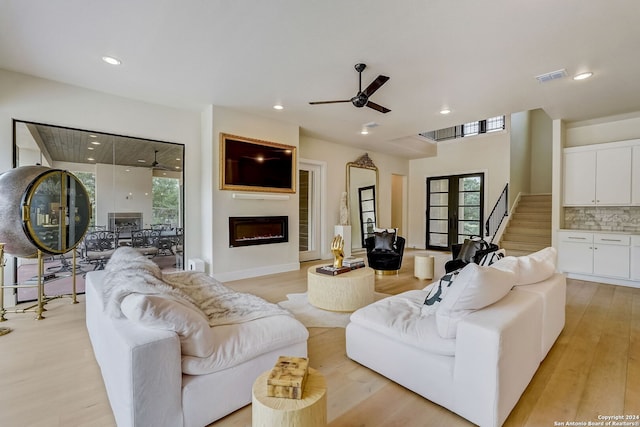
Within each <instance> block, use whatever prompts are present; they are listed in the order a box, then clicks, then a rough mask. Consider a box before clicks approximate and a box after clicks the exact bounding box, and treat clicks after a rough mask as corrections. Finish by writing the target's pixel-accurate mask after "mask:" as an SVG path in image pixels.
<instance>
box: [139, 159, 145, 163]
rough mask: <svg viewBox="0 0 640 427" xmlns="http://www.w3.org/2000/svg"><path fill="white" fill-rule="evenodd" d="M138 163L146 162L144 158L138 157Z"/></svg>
mask: <svg viewBox="0 0 640 427" xmlns="http://www.w3.org/2000/svg"><path fill="white" fill-rule="evenodd" d="M138 163H147V161H146V160H145V159H138Z"/></svg>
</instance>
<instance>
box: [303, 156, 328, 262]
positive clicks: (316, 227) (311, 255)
mask: <svg viewBox="0 0 640 427" xmlns="http://www.w3.org/2000/svg"><path fill="white" fill-rule="evenodd" d="M322 169H323V168H322V165H321V164H319V163H315V162H310V161H302V160H300V165H299V171H298V196H299V199H298V200H299V208H298V209H299V217H300V219H299V221H300V224H299V236H300V238H299V241H300V243H299V251H300V261H312V260H317V259H320V258H321V253H322V251H321V249H322V245H321V237H320V236H321V230H322V226H321V225H322V224H321V223H322V222H321V212H322V210H321V204H322V197H321V194H322Z"/></svg>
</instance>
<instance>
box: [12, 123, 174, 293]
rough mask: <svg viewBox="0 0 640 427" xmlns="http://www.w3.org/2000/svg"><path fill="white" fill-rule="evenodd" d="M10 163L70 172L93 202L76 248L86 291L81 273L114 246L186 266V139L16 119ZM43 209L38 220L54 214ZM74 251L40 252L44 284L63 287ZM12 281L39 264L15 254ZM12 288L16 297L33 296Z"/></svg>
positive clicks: (54, 289)
mask: <svg viewBox="0 0 640 427" xmlns="http://www.w3.org/2000/svg"><path fill="white" fill-rule="evenodd" d="M13 158H14V167H21V166H28V165H43V166H47V167H50V168H53V169H60V170H64V171H67V172H69V173H71V174H73V175H74V176H75V177H76V178H77V179H78V180H79V181H80V182H81V183H82V184H83V186H84V187H85V189H86V192H87V194H88V196H89V199H90V201H91V217H90V221H89V226H88V228H87V231H86V233H85V235H84V236H83V237H82V241H81V243H80V244H79V245H78V246H77V247H76V248H75V249H74V250H75V251H76V254H75V255H76V268H75V273H76V274H75V278H76V283H77V288H78V293H82V292H84V276H85V275H86V273H87V272H89V271H93V270H101V269H103V268H104V267H105V265H106V263H107V262H108V260H109V256H110V253H112V252H113V250H115V249H117V248H118V247H120V246H132V247H136V248H137V249H139V251H140V252H142V253H144V254H145V255H146V256H147V257H148V258H149V259H151V260H152V261H154V262H155V263H156V264H158V266H160V267H161V269H162V270H163V272H170V271H176V270H182V269H183V266H184V255H183V236H184V196H183V195H184V175H183V169H184V161H183V159H184V145H182V144H176V143H171V142H163V141H154V140H147V139H140V138H134V137H127V136H120V135H113V134H109V133H104V132H94V131H90V130H82V129H71V128H66V127H61V126H54V125H49V124H41V123H32V122H25V121H19V120H14V157H13ZM51 209H55V207H52V206H46V207H43V208H42V218H41V219H42V221H40V222H41V223H42V226H46V225H47V221H49V222H51V221H56V220H57V219H56V218H55V211H54V213H51V212H50V210H51ZM71 259H72V256H71V255H70V254H69V253H67V254H61V255H56V256H50V257H48V258H46V259H45V265H44V272H43V273H44V274H43V276H44V277H46V279H47V280H46V281H45V291H46V292H47V293H49V294H65V293H68V292H69V289H68V288H69V287H70V283H71V280H70V277H71V276H72V271H73V268H72V266H71V263H70V260H71ZM14 265H15V268H16V271H15V275H14V277H15V278H16V281H17V282H28V281H29V280H32V279H33V277H34V276H35V275H36V274H37V263H36V262H35V261H34V260H32V259H29V258H18V259H17V260H16V262H15V263H14ZM35 292H36V291H35V288H29V287H25V288H18V289H17V301H18V302H25V301H31V300H35V299H36V297H37V296H36V295H35Z"/></svg>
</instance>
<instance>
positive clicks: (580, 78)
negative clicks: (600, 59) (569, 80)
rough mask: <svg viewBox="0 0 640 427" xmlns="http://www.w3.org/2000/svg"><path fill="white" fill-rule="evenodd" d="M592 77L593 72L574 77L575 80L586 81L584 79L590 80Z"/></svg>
mask: <svg viewBox="0 0 640 427" xmlns="http://www.w3.org/2000/svg"><path fill="white" fill-rule="evenodd" d="M591 76H593V73H592V72H591V71H587V72H586V73H580V74H576V75H575V76H574V77H573V80H584V79H588V78H589V77H591Z"/></svg>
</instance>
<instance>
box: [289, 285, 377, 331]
mask: <svg viewBox="0 0 640 427" xmlns="http://www.w3.org/2000/svg"><path fill="white" fill-rule="evenodd" d="M388 296H389V295H387V294H382V293H378V292H376V294H375V300H376V301H377V300H380V299H382V298H385V297H388ZM278 305H279V306H280V307H282V308H286V309H287V310H289V311H290V312H291V313H292V314H293V316H294V317H295V318H296V319H298V320H299V321H300V323H302V324H303V325H304V326H306V327H307V328H345V327H346V326H347V324H348V323H349V316H351V313H349V312H344V313H341V312H337V311H327V310H322V309H320V308H317V307H314V306H312V305H311V304H309V301H308V300H307V293H306V292H305V293H301V294H287V300H286V301H281V302H279V303H278Z"/></svg>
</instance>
